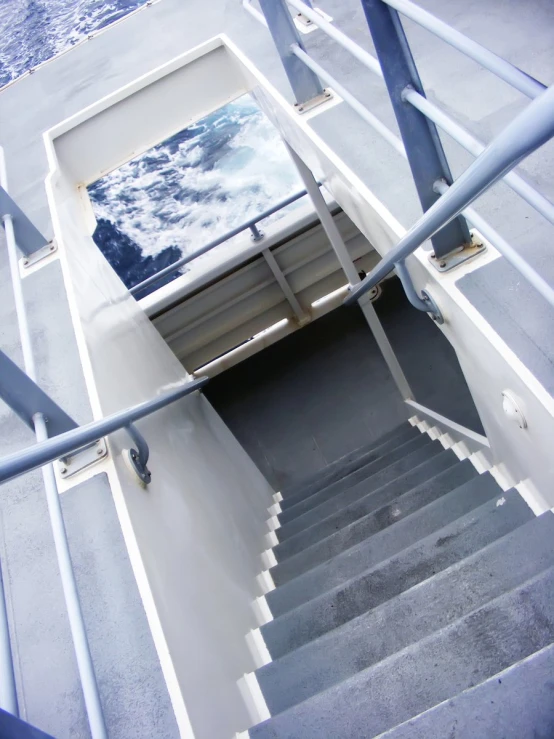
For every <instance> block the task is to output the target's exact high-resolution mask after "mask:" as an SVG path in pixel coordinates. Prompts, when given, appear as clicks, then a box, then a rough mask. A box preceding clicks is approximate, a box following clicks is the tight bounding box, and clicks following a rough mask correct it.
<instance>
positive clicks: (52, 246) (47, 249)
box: [21, 239, 58, 269]
mask: <svg viewBox="0 0 554 739" xmlns="http://www.w3.org/2000/svg"><path fill="white" fill-rule="evenodd" d="M57 250H58V245H57V244H56V242H55V240H54V239H52V241H49V242H48V243H47V244H46V246H43V247H42V248H41V249H37V251H34V252H33V253H32V254H29V255H27V256H26V257H23V258H22V259H21V266H22V267H23V269H29V267H33V266H34V265H35V264H36V263H37V262H40V261H41V260H42V259H46V257H49V256H50V255H51V254H54V253H55V252H56V251H57Z"/></svg>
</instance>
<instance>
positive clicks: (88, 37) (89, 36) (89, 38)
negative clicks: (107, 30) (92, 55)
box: [87, 33, 94, 41]
mask: <svg viewBox="0 0 554 739" xmlns="http://www.w3.org/2000/svg"><path fill="white" fill-rule="evenodd" d="M93 38H94V36H93V35H92V33H89V35H88V36H87V39H88V40H89V41H90V40H91V39H93Z"/></svg>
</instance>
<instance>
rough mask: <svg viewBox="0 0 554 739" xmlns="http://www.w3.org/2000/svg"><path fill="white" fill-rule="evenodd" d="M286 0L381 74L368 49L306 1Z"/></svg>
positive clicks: (359, 59)
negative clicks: (340, 29)
mask: <svg viewBox="0 0 554 739" xmlns="http://www.w3.org/2000/svg"><path fill="white" fill-rule="evenodd" d="M286 1H287V3H288V5H290V6H291V7H293V8H295V9H296V10H298V11H299V12H300V13H302V15H305V16H306V18H309V19H310V20H311V21H312V23H313V24H314V26H317V27H318V28H319V29H320V30H322V31H323V32H324V33H326V34H327V36H329V38H332V39H333V40H334V41H336V42H337V43H338V44H339V45H340V46H342V47H343V49H346V51H348V52H350V54H352V56H353V57H354V58H356V59H357V60H358V61H359V62H361V63H362V64H363V65H364V66H365V67H367V68H368V69H370V70H371V71H372V72H374V73H375V74H376V75H378V76H379V77H382V76H383V72H382V70H381V65H380V64H379V61H378V60H377V59H376V58H375V57H374V56H372V55H371V54H370V53H369V52H368V51H366V50H365V49H362V47H361V46H358V44H357V43H355V42H354V41H352V39H351V38H349V37H348V36H347V35H346V34H345V33H343V32H342V31H339V30H338V28H335V26H333V25H332V24H331V23H329V21H326V20H325V18H323V17H322V16H321V14H320V13H318V12H317V11H315V10H313V9H312V8H309V7H308V6H307V5H306V3H303V2H302V1H301V0H286Z"/></svg>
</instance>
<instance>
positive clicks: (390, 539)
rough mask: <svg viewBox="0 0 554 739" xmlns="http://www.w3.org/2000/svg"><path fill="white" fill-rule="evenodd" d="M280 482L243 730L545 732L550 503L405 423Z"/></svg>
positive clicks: (266, 738) (552, 568) (553, 649)
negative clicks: (263, 712)
mask: <svg viewBox="0 0 554 739" xmlns="http://www.w3.org/2000/svg"><path fill="white" fill-rule="evenodd" d="M282 495H283V500H282V502H281V503H280V508H281V512H280V513H279V516H278V518H279V523H280V526H279V527H278V528H277V530H276V534H277V537H278V539H279V543H278V545H276V546H275V548H274V553H275V557H276V559H277V562H278V563H277V565H275V566H274V567H273V568H272V569H271V570H270V572H271V575H272V578H273V581H274V583H275V585H276V588H275V590H272V591H271V592H269V593H268V594H267V595H266V599H267V602H268V605H269V608H270V610H271V614H272V616H273V620H271V621H269V622H268V623H266V624H265V625H264V626H263V627H262V628H261V632H262V635H263V639H264V641H265V644H266V645H267V648H268V650H269V653H270V655H271V658H272V661H271V662H269V663H268V664H266V665H264V666H263V667H261V668H260V669H258V670H257V672H256V676H257V680H258V683H259V686H260V688H261V691H262V694H263V696H264V699H265V702H266V704H267V707H268V709H269V712H270V714H271V718H270V719H269V720H267V721H264V722H263V723H260V724H258V725H257V726H255V727H254V728H252V729H250V731H249V736H250V737H252V739H254V738H255V739H276V738H277V737H279V738H280V739H285V737H286V738H287V739H294V738H298V739H311V738H313V739H316V738H317V739H324V738H328V739H336V738H337V737H341V738H342V739H346V738H347V737H351V738H352V739H354V738H356V739H359V738H360V737H376V736H382V735H385V736H387V737H391V738H392V737H394V739H400V737H402V738H403V737H410V739H413V738H414V737H426V738H428V737H443V736H444V737H446V736H456V737H477V736H486V737H488V739H492V738H494V737H499V738H500V737H504V738H505V737H520V738H522V737H530V736H533V737H547V736H552V731H553V727H554V702H553V701H552V694H551V691H552V681H551V679H550V678H549V674H550V675H551V674H552V668H553V667H554V598H553V596H552V593H553V592H554V588H553V586H554V550H553V549H552V544H551V542H552V536H553V535H554V516H553V515H552V513H551V512H550V511H547V512H546V513H544V514H542V515H541V516H538V517H535V515H534V514H533V512H532V511H531V509H530V508H529V507H528V506H527V504H526V503H525V501H524V500H523V498H522V497H521V496H520V494H519V493H518V492H517V491H516V490H514V489H511V490H508V491H502V489H501V488H500V487H499V486H498V484H497V483H496V482H495V480H494V478H493V477H492V476H491V474H490V473H489V472H485V473H484V474H478V472H477V471H476V469H475V468H474V466H473V465H472V463H471V462H470V461H469V460H468V459H466V460H463V461H460V460H459V459H458V457H457V456H456V455H455V454H454V452H453V451H452V450H450V449H444V448H443V446H442V445H441V443H440V442H439V441H438V440H431V439H430V438H429V437H428V436H427V435H426V434H423V435H422V434H420V432H419V431H418V429H417V428H413V427H410V426H408V425H407V424H406V425H405V426H402V427H400V428H397V429H395V430H394V431H393V432H391V433H389V434H387V435H386V436H384V437H382V438H381V439H380V440H379V441H378V442H377V443H376V444H375V443H374V444H372V445H371V446H369V447H367V448H361V449H358V450H357V451H356V452H354V453H351V454H348V455H346V456H345V457H343V458H341V459H340V460H338V461H336V462H334V463H333V464H331V465H329V466H328V467H326V468H325V469H324V470H323V471H321V472H319V473H317V474H316V475H314V476H312V477H310V478H308V479H306V480H304V481H303V482H302V484H299V485H296V486H294V487H292V488H290V489H289V490H285V491H284V492H283V493H282ZM451 732H454V733H451Z"/></svg>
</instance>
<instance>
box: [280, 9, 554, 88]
mask: <svg viewBox="0 0 554 739" xmlns="http://www.w3.org/2000/svg"><path fill="white" fill-rule="evenodd" d="M289 1H290V2H292V0H289ZM295 2H296V0H295ZM383 2H385V3H386V4H387V5H389V6H390V7H391V8H394V9H395V10H397V11H398V12H399V13H402V15H405V16H406V18H409V19H410V20H412V21H414V23H417V24H418V25H420V26H422V27H423V28H426V29H427V30H428V31H430V32H431V33H433V34H435V36H438V38H440V39H442V40H443V41H445V42H446V43H447V44H450V46H453V47H454V48H455V49H458V51H461V52H462V53H463V54H465V55H466V56H468V57H470V58H471V59H473V60H474V61H476V62H477V63H478V64H480V65H481V66H483V67H485V69H488V70H489V72H492V73H493V74H495V75H496V76H497V77H500V79H502V80H504V82H507V83H508V84H509V85H511V87H514V88H515V89H516V90H519V92H522V93H523V94H524V95H527V97H530V98H532V99H534V98H536V97H538V96H539V95H540V94H541V93H542V92H544V91H545V90H546V85H543V83H542V82H539V80H536V79H535V78H534V77H531V75H529V74H527V73H526V72H524V71H523V70H521V69H519V67H516V66H515V65H514V64H511V63H510V62H508V61H506V59H503V58H502V57H501V56H498V54H495V53H494V52H493V51H491V50H490V49H487V48H486V47H485V46H482V45H481V44H479V43H477V42H476V41H473V39H470V38H469V37H468V36H466V35H465V34H463V33H461V32H460V31H457V30H456V29H455V28H452V26H449V25H448V23H445V21H443V20H441V19H440V18H437V17H436V16H435V15H433V14H432V13H429V11H427V10H424V9H423V8H422V7H420V6H419V5H416V4H415V3H413V2H411V0H383Z"/></svg>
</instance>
